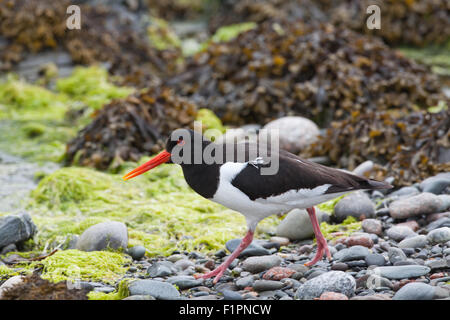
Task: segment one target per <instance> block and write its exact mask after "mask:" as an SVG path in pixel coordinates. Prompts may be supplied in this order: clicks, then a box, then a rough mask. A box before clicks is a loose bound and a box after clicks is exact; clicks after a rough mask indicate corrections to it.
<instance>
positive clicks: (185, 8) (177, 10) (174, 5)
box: [146, 0, 214, 20]
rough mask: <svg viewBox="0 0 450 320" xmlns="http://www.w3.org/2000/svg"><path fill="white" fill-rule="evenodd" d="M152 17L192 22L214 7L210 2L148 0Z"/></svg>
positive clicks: (200, 0) (197, 0)
mask: <svg viewBox="0 0 450 320" xmlns="http://www.w3.org/2000/svg"><path fill="white" fill-rule="evenodd" d="M146 2H147V4H148V8H149V12H150V14H151V15H154V16H158V17H160V18H163V19H165V20H192V19H197V18H199V16H201V15H202V14H204V13H205V11H207V10H208V7H212V6H213V5H214V3H213V1H208V0H206V1H205V0H190V1H185V0H158V1H154V0H146Z"/></svg>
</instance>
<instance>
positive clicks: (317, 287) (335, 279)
mask: <svg viewBox="0 0 450 320" xmlns="http://www.w3.org/2000/svg"><path fill="white" fill-rule="evenodd" d="M355 288H356V282H355V279H354V278H353V277H352V276H350V275H348V274H347V273H345V272H342V271H329V272H326V273H323V274H321V275H320V276H318V277H315V278H313V279H311V280H308V281H306V282H305V283H304V284H303V285H301V286H300V287H299V288H298V290H297V293H296V297H297V298H298V299H300V300H310V299H314V298H319V297H320V296H321V295H322V294H323V293H324V292H329V291H331V292H337V293H342V294H345V295H346V296H347V297H351V296H352V295H353V294H354V292H355Z"/></svg>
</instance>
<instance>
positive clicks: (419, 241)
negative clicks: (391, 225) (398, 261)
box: [398, 235, 427, 248]
mask: <svg viewBox="0 0 450 320" xmlns="http://www.w3.org/2000/svg"><path fill="white" fill-rule="evenodd" d="M426 245H427V237H426V236H424V235H418V236H414V237H409V238H406V239H403V240H402V241H400V243H399V244H398V247H399V248H423V247H425V246H426Z"/></svg>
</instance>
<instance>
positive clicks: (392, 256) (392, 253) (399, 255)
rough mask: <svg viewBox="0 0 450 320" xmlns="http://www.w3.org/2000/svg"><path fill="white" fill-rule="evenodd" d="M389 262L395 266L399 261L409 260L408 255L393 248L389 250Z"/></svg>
mask: <svg viewBox="0 0 450 320" xmlns="http://www.w3.org/2000/svg"><path fill="white" fill-rule="evenodd" d="M388 257H389V261H390V262H391V263H392V264H395V263H396V262H398V261H405V260H406V259H407V257H406V254H405V253H404V252H403V251H402V250H401V249H399V248H395V247H391V248H389V250H388Z"/></svg>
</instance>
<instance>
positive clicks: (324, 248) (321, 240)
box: [305, 235, 331, 267]
mask: <svg viewBox="0 0 450 320" xmlns="http://www.w3.org/2000/svg"><path fill="white" fill-rule="evenodd" d="M324 254H325V255H326V256H327V258H328V260H331V254H330V250H329V249H328V243H327V240H326V239H325V237H324V236H322V235H321V237H318V238H317V252H316V255H315V257H314V259H312V261H310V262H307V263H305V266H307V267H309V266H312V265H313V264H315V263H316V262H317V261H319V260H321V259H322V257H323V255H324Z"/></svg>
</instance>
